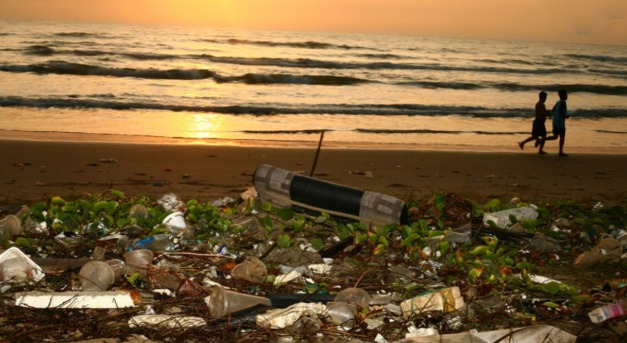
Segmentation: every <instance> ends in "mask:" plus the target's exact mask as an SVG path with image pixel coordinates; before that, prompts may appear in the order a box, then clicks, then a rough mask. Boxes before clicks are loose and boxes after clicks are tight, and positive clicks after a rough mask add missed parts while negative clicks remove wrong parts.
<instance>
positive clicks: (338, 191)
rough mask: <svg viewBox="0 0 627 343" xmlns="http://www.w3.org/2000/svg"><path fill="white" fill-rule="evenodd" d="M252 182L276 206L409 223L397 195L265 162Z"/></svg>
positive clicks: (379, 222) (376, 222)
mask: <svg viewBox="0 0 627 343" xmlns="http://www.w3.org/2000/svg"><path fill="white" fill-rule="evenodd" d="M253 182H254V185H255V188H256V189H257V192H258V193H259V197H260V198H261V199H263V200H265V201H268V202H270V203H273V204H275V205H277V206H281V207H288V208H292V209H294V210H296V211H300V212H306V213H316V214H320V213H327V214H329V215H331V216H334V217H336V218H338V219H342V218H343V219H345V220H347V219H348V220H354V221H360V222H362V223H365V224H373V225H385V224H393V223H397V224H399V223H400V224H404V223H406V222H407V209H406V207H405V203H404V202H403V201H402V200H400V199H397V198H394V197H391V196H388V195H384V194H380V193H375V192H369V191H362V190H359V189H354V188H349V187H346V186H342V185H338V184H334V183H330V182H326V181H322V180H318V179H315V178H311V177H307V176H303V175H298V174H295V173H292V172H289V171H287V170H284V169H280V168H277V167H273V166H269V165H266V164H262V165H260V166H259V167H257V170H256V171H255V174H254V177H253Z"/></svg>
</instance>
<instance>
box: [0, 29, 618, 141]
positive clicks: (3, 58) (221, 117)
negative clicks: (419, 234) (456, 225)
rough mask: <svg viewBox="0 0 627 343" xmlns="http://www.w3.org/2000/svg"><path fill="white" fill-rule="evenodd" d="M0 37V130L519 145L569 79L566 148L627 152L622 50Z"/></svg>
mask: <svg viewBox="0 0 627 343" xmlns="http://www.w3.org/2000/svg"><path fill="white" fill-rule="evenodd" d="M0 43H1V44H0V130H4V132H5V133H6V132H8V131H21V132H25V133H27V132H39V133H41V134H43V135H44V136H46V135H48V136H50V137H55V135H56V134H59V133H73V134H84V135H87V136H88V137H93V138H94V139H97V138H98V137H113V138H110V139H113V140H125V139H126V138H134V139H135V140H139V141H141V140H142V139H143V138H145V139H146V140H149V139H150V138H176V139H178V140H179V141H183V142H190V143H215V142H221V141H224V140H229V141H231V142H239V143H241V144H252V143H247V142H258V141H265V142H266V143H268V142H270V143H272V142H275V143H281V144H283V145H294V146H302V145H312V146H315V145H316V143H317V142H318V140H319V138H320V133H321V132H322V131H324V142H325V144H335V145H336V146H362V145H369V146H372V145H375V146H376V147H379V148H383V149H394V148H409V149H432V148H435V147H439V148H441V149H442V148H443V149H447V147H448V148H450V149H460V148H464V149H476V150H480V149H484V148H488V149H496V150H515V149H518V146H517V144H516V142H518V141H521V140H523V139H524V138H526V137H527V136H528V135H529V132H530V131H531V122H532V120H533V114H534V105H535V103H536V101H537V99H538V92H540V91H547V92H548V93H549V97H548V100H547V104H546V105H547V108H549V109H550V108H551V107H552V106H553V104H554V103H555V102H556V101H557V100H558V97H557V90H558V89H561V88H565V89H567V90H568V92H569V100H568V109H569V114H570V116H571V119H570V120H569V121H568V122H567V129H568V132H567V141H566V151H572V149H591V150H595V149H596V150H599V151H609V152H612V151H619V150H621V149H622V150H623V151H624V149H625V148H627V97H626V96H625V95H626V94H627V68H626V66H627V47H625V46H602V45H575V44H562V43H546V42H544V43H540V42H521V41H496V40H471V39H452V38H438V37H417V36H390V35H367V34H354V33H328V32H295V31H268V30H265V31H264V30H236V29H217V28H206V27H205V28H200V27H194V28H192V27H171V26H170V27H168V26H139V25H136V26H134V25H103V24H79V23H62V22H35V21H33V22H29V21H0ZM547 128H548V130H549V132H550V131H551V124H550V120H549V121H547ZM552 145H556V143H555V141H553V143H552V142H549V143H547V149H546V150H548V151H549V152H551V150H556V147H554V146H552Z"/></svg>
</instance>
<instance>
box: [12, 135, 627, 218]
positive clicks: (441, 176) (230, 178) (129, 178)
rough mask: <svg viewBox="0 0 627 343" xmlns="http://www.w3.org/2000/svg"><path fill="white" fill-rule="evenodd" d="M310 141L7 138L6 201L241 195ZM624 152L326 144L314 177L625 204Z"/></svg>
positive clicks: (300, 167) (294, 166)
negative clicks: (116, 193)
mask: <svg viewBox="0 0 627 343" xmlns="http://www.w3.org/2000/svg"><path fill="white" fill-rule="evenodd" d="M315 156H316V146H313V147H311V148H285V147H282V148H276V147H247V146H228V145H222V146H220V145H190V144H137V143H124V144H121V143H101V142H99V143H95V142H85V141H73V142H69V141H55V142H46V141H34V140H13V139H9V140H2V139H0V204H3V205H4V206H8V205H20V204H29V203H32V202H35V201H39V200H42V199H46V198H47V197H51V196H57V195H58V196H61V197H63V198H66V199H71V198H73V197H77V196H81V195H82V194H85V193H94V194H98V193H102V192H105V191H106V190H107V189H111V188H113V189H116V190H120V191H122V192H124V193H125V194H126V195H127V197H134V196H149V197H153V198H159V197H161V196H163V195H164V194H167V193H174V194H176V195H177V196H179V198H181V199H183V200H189V199H198V200H200V201H213V200H217V199H222V198H224V197H227V196H228V197H231V198H237V197H238V196H239V194H240V193H241V192H243V191H245V190H246V189H248V188H249V187H251V186H253V181H252V178H253V175H254V172H255V169H256V168H257V166H258V165H260V164H269V165H273V166H276V167H280V168H283V169H287V170H290V171H298V172H303V173H305V174H306V175H309V173H310V171H311V169H312V165H313V162H314V158H315ZM626 167H627V155H622V154H621V155H612V154H590V153H576V154H571V155H570V157H566V158H560V157H558V156H557V155H556V154H555V153H553V154H549V155H544V156H539V155H537V154H535V153H534V151H533V149H529V150H525V151H520V150H517V151H515V152H447V151H415V150H412V151H396V150H380V149H344V148H342V149H340V148H328V147H325V146H324V145H323V147H322V150H321V151H320V155H319V159H318V162H317V165H316V168H315V173H314V177H316V178H319V179H322V180H325V181H329V182H334V183H338V184H341V185H344V186H348V187H353V188H358V189H362V190H368V191H374V192H380V193H384V194H388V195H392V196H395V197H398V198H401V199H403V200H417V199H422V198H425V197H429V196H431V195H433V194H435V193H440V192H452V193H457V194H458V195H460V196H463V197H467V198H470V199H473V200H476V201H478V202H484V201H487V200H489V199H492V198H498V199H500V200H505V201H507V200H509V199H511V198H513V197H519V198H520V199H521V200H522V201H525V202H530V203H539V202H548V201H555V200H564V201H577V202H581V203H597V202H601V203H603V204H604V205H613V204H622V205H624V204H625V199H626V196H627V194H626V193H627V192H626V189H627V168H626Z"/></svg>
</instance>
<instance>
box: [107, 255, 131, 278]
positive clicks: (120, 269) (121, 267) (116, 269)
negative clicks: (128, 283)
mask: <svg viewBox="0 0 627 343" xmlns="http://www.w3.org/2000/svg"><path fill="white" fill-rule="evenodd" d="M105 263H106V264H108V265H109V267H111V269H113V274H114V275H115V279H116V280H118V279H119V278H121V277H122V275H124V273H126V263H124V261H122V260H119V259H117V258H116V259H112V260H107V261H105Z"/></svg>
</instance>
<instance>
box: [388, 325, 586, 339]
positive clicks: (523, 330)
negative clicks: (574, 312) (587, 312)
mask: <svg viewBox="0 0 627 343" xmlns="http://www.w3.org/2000/svg"><path fill="white" fill-rule="evenodd" d="M576 341H577V336H575V335H571V334H570V333H568V332H566V331H563V330H560V329H558V328H556V327H553V326H550V325H534V326H528V327H520V328H512V329H502V330H494V331H483V332H478V331H477V330H471V331H468V332H462V333H454V334H445V335H439V334H434V335H430V336H423V337H410V338H406V339H403V340H401V341H398V343H409V342H413V343H440V342H448V343H468V342H481V343H497V342H508V343H537V342H552V343H574V342H576Z"/></svg>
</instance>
